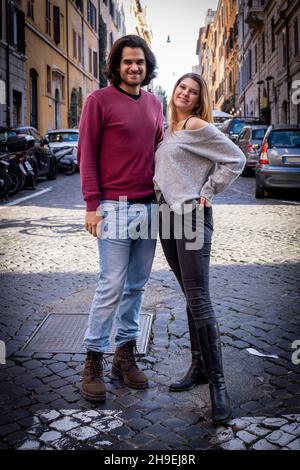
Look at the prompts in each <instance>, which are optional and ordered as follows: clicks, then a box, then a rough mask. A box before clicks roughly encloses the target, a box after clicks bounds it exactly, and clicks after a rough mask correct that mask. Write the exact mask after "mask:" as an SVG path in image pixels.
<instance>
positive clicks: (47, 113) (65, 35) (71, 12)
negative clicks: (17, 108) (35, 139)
mask: <svg viewBox="0 0 300 470" xmlns="http://www.w3.org/2000/svg"><path fill="white" fill-rule="evenodd" d="M93 3H94V5H95V7H96V8H97V7H98V2H96V1H94V2H93ZM45 4H46V2H42V1H39V2H38V8H36V7H35V10H34V21H33V20H32V19H31V18H28V16H27V15H26V29H25V37H26V56H27V70H26V77H27V79H26V82H27V90H26V91H27V116H26V124H27V125H30V109H31V96H30V94H31V93H30V90H31V87H30V81H31V78H30V70H31V69H34V70H36V72H37V73H38V82H37V83H38V85H37V86H38V92H37V95H38V130H39V131H40V133H41V134H43V135H44V134H45V133H46V132H47V131H48V130H49V129H55V90H56V89H58V92H59V104H58V106H59V108H60V113H59V114H60V117H61V118H60V120H59V121H58V127H60V128H67V127H69V124H70V122H69V118H70V106H71V95H72V90H76V92H77V93H78V92H80V97H79V96H78V99H77V105H78V112H77V116H78V118H79V116H80V111H81V104H82V102H83V101H84V99H85V97H86V96H87V95H88V94H89V93H90V92H92V91H94V90H95V89H97V88H99V80H98V77H97V78H95V77H94V76H93V74H91V73H89V57H88V47H90V48H91V49H92V50H96V51H97V53H98V51H99V41H98V34H97V32H95V31H93V29H92V28H91V26H90V25H89V23H88V22H87V2H85V1H84V2H83V6H84V11H83V16H82V15H81V13H80V11H79V10H78V9H77V8H76V7H75V6H74V4H73V2H72V1H70V0H69V1H68V3H67V5H66V2H65V0H55V1H52V2H51V32H50V35H49V34H47V33H46V9H45ZM35 5H36V6H37V2H35ZM53 5H56V6H58V7H59V8H60V39H61V41H60V43H59V44H55V42H54V38H53V37H54V35H53ZM97 25H98V8H97ZM73 30H74V31H76V33H77V57H74V54H73ZM78 34H79V35H80V36H81V38H83V41H82V61H81V62H80V61H79V59H78ZM47 66H49V67H50V71H51V73H50V76H51V91H50V90H47V79H48V78H49V77H47ZM98 67H99V57H98Z"/></svg>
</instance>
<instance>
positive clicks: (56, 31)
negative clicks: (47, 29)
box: [53, 6, 60, 44]
mask: <svg viewBox="0 0 300 470" xmlns="http://www.w3.org/2000/svg"><path fill="white" fill-rule="evenodd" d="M53 20H54V21H53V22H54V41H55V42H56V44H59V43H60V10H59V7H56V6H53Z"/></svg>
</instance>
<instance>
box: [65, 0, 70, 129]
mask: <svg viewBox="0 0 300 470" xmlns="http://www.w3.org/2000/svg"><path fill="white" fill-rule="evenodd" d="M68 17H69V0H66V38H67V40H66V47H67V99H66V103H67V120H68V127H69V126H70V122H69V27H68V23H69V20H68Z"/></svg>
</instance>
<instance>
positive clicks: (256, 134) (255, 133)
mask: <svg viewBox="0 0 300 470" xmlns="http://www.w3.org/2000/svg"><path fill="white" fill-rule="evenodd" d="M265 132H266V129H252V139H256V140H259V139H260V140H262V139H263V138H264V135H265Z"/></svg>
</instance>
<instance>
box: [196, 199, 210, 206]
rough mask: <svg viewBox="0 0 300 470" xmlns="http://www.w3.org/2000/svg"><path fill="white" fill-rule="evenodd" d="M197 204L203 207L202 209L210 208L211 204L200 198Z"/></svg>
mask: <svg viewBox="0 0 300 470" xmlns="http://www.w3.org/2000/svg"><path fill="white" fill-rule="evenodd" d="M199 204H200V206H204V207H212V204H211V202H209V200H208V199H205V197H200V199H199Z"/></svg>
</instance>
